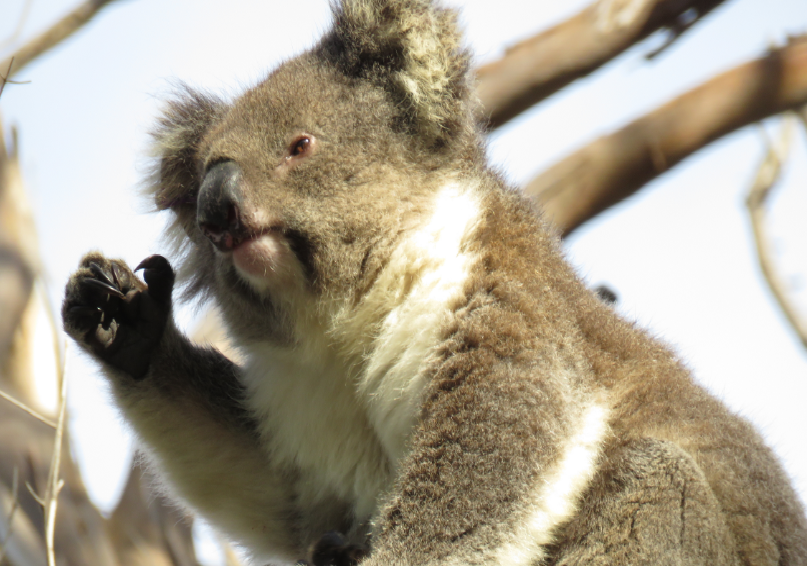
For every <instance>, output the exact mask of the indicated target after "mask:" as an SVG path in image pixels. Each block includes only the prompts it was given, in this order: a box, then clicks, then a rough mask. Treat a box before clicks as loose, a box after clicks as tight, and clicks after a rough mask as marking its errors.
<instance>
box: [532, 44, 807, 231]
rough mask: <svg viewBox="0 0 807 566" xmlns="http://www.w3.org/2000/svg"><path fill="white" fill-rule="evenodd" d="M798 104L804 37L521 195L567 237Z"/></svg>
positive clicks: (802, 93)
mask: <svg viewBox="0 0 807 566" xmlns="http://www.w3.org/2000/svg"><path fill="white" fill-rule="evenodd" d="M805 103H807V36H805V37H800V38H793V39H791V41H790V43H789V44H788V45H787V46H785V47H782V48H779V49H775V50H772V51H771V52H770V53H768V54H767V55H766V56H765V57H763V58H761V59H758V60H756V61H751V62H749V63H745V64H743V65H740V66H739V67H736V68H734V69H732V70H730V71H728V72H726V73H723V74H722V75H719V76H717V77H715V78H713V79H711V80H709V81H708V82H706V83H704V84H702V85H701V86H699V87H697V88H695V89H693V90H691V91H689V92H688V93H686V94H684V95H682V96H680V97H678V98H676V99H675V100H673V101H671V102H668V103H667V104H665V105H664V106H662V107H660V108H658V109H656V110H654V111H653V112H651V113H649V114H647V115H645V116H644V117H642V118H639V119H638V120H636V121H634V122H633V123H631V124H629V125H627V126H625V127H624V128H622V129H621V130H618V131H617V132H614V133H612V134H610V135H607V136H603V137H601V138H599V139H597V140H594V141H593V142H591V143H590V144H589V145H587V146H585V147H583V148H582V149H580V150H578V151H577V152H575V153H573V154H572V155H570V156H568V157H566V158H565V159H563V160H562V161H560V162H559V163H557V164H555V165H553V166H552V167H550V168H549V169H548V170H546V171H545V172H543V173H541V174H540V175H538V177H536V178H535V179H533V180H532V181H530V183H529V184H528V185H527V186H526V187H525V192H526V193H527V194H528V195H530V196H532V197H533V198H535V199H536V200H537V201H538V202H539V203H540V204H541V206H542V207H543V208H544V210H545V211H546V213H547V215H548V217H549V218H551V219H552V221H553V222H554V223H555V224H556V226H557V227H558V228H559V229H560V231H561V233H562V234H563V235H568V234H570V233H571V232H572V231H574V230H575V229H576V228H577V227H578V226H580V225H581V224H582V223H583V222H585V221H586V220H588V219H590V218H592V217H594V216H596V215H597V214H599V213H601V212H602V211H604V210H606V209H607V208H609V207H611V206H613V205H614V204H616V203H618V202H620V201H621V200H623V199H624V198H626V197H628V196H630V195H632V194H633V193H635V192H636V191H637V190H639V189H640V188H641V187H642V186H643V185H644V184H645V183H647V182H648V181H650V180H651V179H653V178H655V177H657V176H658V175H660V174H661V173H663V172H665V171H666V170H668V169H669V168H671V167H672V166H674V165H676V164H677V163H679V162H680V161H681V160H682V159H684V158H685V157H688V156H689V155H691V154H693V153H694V152H696V151H697V150H699V149H701V148H702V147H704V146H706V145H707V144H709V143H711V142H712V141H714V140H716V139H718V138H720V137H721V136H724V135H726V134H728V133H730V132H733V131H734V130H737V129H738V128H741V127H743V126H746V125H748V124H752V123H754V122H758V121H759V120H762V119H763V118H766V117H768V116H772V115H774V114H778V113H781V112H784V111H786V110H791V109H795V108H797V107H799V106H801V105H803V104H805Z"/></svg>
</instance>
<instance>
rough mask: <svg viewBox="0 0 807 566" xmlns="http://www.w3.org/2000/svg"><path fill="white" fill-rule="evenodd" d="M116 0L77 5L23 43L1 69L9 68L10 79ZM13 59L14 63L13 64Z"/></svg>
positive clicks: (92, 0) (97, 0) (89, 1)
mask: <svg viewBox="0 0 807 566" xmlns="http://www.w3.org/2000/svg"><path fill="white" fill-rule="evenodd" d="M113 1H114V0H87V1H86V2H84V3H82V4H80V5H79V6H77V7H76V8H75V9H74V10H73V11H72V12H70V13H68V14H67V15H65V16H64V17H63V18H62V19H61V20H59V21H58V22H56V23H55V24H53V25H52V26H51V27H50V29H48V30H46V31H45V32H44V33H42V34H40V35H39V36H37V37H35V38H34V39H32V40H31V41H29V42H28V43H27V44H25V45H23V46H22V47H21V48H20V49H19V50H18V51H17V52H16V53H14V54H13V55H12V56H11V57H9V58H7V59H6V60H4V61H3V62H2V63H0V69H3V70H5V69H9V72H8V74H7V75H6V78H7V79H10V78H11V77H13V76H14V75H16V74H17V73H19V72H20V71H21V70H22V69H23V68H25V67H26V66H27V65H28V64H29V63H30V62H32V61H33V60H34V59H36V58H37V57H39V56H40V55H42V54H43V53H45V52H46V51H49V50H50V49H52V48H53V47H55V46H57V45H58V44H59V43H61V42H62V41H64V40H65V39H67V38H68V37H70V36H71V35H73V34H74V33H75V32H77V31H78V30H79V29H81V28H82V26H84V24H86V23H87V22H89V21H90V20H91V19H92V18H93V16H95V15H96V14H97V13H98V12H99V10H101V8H103V7H104V6H106V5H107V4H109V3H111V2H113ZM12 59H13V60H14V61H13V65H12Z"/></svg>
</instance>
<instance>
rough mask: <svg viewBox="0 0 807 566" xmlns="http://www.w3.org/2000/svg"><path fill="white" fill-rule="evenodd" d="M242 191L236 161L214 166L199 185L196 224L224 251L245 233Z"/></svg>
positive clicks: (239, 172) (229, 248) (237, 241)
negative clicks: (242, 216) (242, 213)
mask: <svg viewBox="0 0 807 566" xmlns="http://www.w3.org/2000/svg"><path fill="white" fill-rule="evenodd" d="M241 194H242V191H241V168H240V167H238V165H237V164H236V163H235V162H233V161H224V162H222V163H219V164H217V165H214V166H213V167H211V168H210V169H209V170H208V172H207V174H205V178H204V180H203V181H202V186H201V188H200V189H199V197H198V201H197V203H196V204H197V207H196V224H197V225H198V226H199V229H200V230H202V232H204V234H205V236H207V238H208V239H209V240H210V241H211V242H213V245H215V246H216V247H217V248H219V249H220V250H221V251H231V250H232V249H233V248H234V247H235V246H237V245H238V243H239V242H240V240H242V239H243V238H244V236H245V233H244V226H243V224H242V221H241V205H242V197H241Z"/></svg>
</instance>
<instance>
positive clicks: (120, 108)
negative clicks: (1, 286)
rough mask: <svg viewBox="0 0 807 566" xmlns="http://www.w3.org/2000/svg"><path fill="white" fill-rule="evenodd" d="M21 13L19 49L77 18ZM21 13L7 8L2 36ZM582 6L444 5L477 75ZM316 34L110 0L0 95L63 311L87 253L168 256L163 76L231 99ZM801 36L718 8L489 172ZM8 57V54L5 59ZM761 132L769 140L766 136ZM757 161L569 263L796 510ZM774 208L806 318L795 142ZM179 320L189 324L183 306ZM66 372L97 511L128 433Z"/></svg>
mask: <svg viewBox="0 0 807 566" xmlns="http://www.w3.org/2000/svg"><path fill="white" fill-rule="evenodd" d="M32 2H33V3H32V6H31V11H30V15H29V18H28V20H27V23H26V26H25V31H24V33H23V35H22V38H23V39H25V38H27V37H30V36H31V34H32V33H34V32H36V31H38V30H40V29H42V28H43V27H44V26H45V25H47V24H48V23H50V22H52V21H53V20H54V19H55V18H56V17H57V16H59V15H61V14H63V13H65V12H66V11H67V10H68V9H69V8H71V7H72V6H73V5H74V4H75V2H74V1H68V0H47V1H44V0H32ZM24 3H25V0H6V1H5V2H4V3H3V7H2V8H1V9H0V39H2V38H4V37H8V36H9V34H10V33H11V31H12V30H13V29H14V27H15V26H16V22H17V18H18V17H19V14H20V13H21V12H22V10H23V4H24ZM587 3H588V1H584V0H569V1H566V2H557V1H555V0H539V1H536V0H496V1H495V2H494V1H493V0H488V1H483V0H474V1H469V2H459V1H458V0H455V1H452V2H451V4H454V5H457V6H461V7H462V9H463V16H462V21H463V24H464V25H465V27H466V30H467V40H468V43H469V44H470V45H471V47H472V48H473V49H474V51H475V52H476V54H477V60H478V61H479V62H485V61H489V60H492V59H495V58H496V57H498V56H499V55H501V53H502V51H503V49H504V48H505V47H506V46H507V45H508V44H511V43H512V42H513V41H514V40H516V39H519V38H524V37H527V36H529V35H531V34H533V33H535V32H537V31H539V30H540V29H542V28H545V27H547V26H548V25H550V24H552V23H553V22H557V21H559V20H560V19H562V18H563V17H565V16H568V15H571V14H572V13H574V12H575V11H576V10H578V9H580V8H581V7H583V6H585V5H586V4H587ZM224 6H226V8H225V7H224ZM328 21H329V13H328V3H327V1H326V0H299V1H298V2H276V1H264V2H258V1H252V2H250V1H246V0H241V1H235V0H232V1H230V2H227V3H226V4H225V3H223V2H213V1H211V0H129V1H125V2H117V3H114V4H113V5H112V6H110V7H109V8H107V9H106V10H105V11H104V12H103V13H102V14H101V15H100V16H99V17H98V18H97V19H96V20H95V21H94V22H93V23H92V24H91V25H90V26H88V27H87V28H86V29H85V30H83V31H82V32H81V33H80V34H79V35H77V36H76V37H74V38H71V39H70V40H69V41H68V42H66V43H65V44H64V45H63V46H62V47H61V48H59V49H58V50H56V51H55V52H53V53H51V54H49V55H48V56H46V57H44V58H42V59H41V60H40V61H39V62H38V63H37V64H35V65H33V66H31V67H29V68H28V69H27V70H25V71H24V72H23V73H22V75H21V76H19V77H17V78H18V79H20V80H30V81H31V82H30V84H27V85H20V86H8V87H7V88H6V90H5V92H4V93H3V96H2V99H0V112H2V115H3V119H4V121H5V124H6V125H8V124H14V125H16V126H18V128H19V130H20V141H21V154H22V164H23V172H24V175H25V179H26V181H27V184H28V189H29V194H30V198H31V201H32V204H33V206H34V207H35V212H36V218H37V225H38V229H39V237H40V242H39V243H40V247H41V249H42V256H43V260H44V264H45V268H46V270H47V276H48V284H49V286H50V287H49V291H50V296H51V300H52V301H53V303H54V304H55V305H56V306H57V308H58V305H59V304H60V301H61V295H62V289H63V287H64V283H65V281H66V278H67V277H68V275H69V274H70V273H71V272H72V271H73V270H74V269H75V267H76V265H77V263H78V260H79V258H80V257H81V255H82V254H83V253H85V252H86V251H88V250H89V249H100V250H102V251H103V252H105V253H107V254H109V255H111V256H113V257H122V258H124V259H125V260H127V261H128V262H129V263H130V264H137V263H138V262H139V261H140V260H141V259H142V258H143V257H145V256H147V255H149V254H151V253H159V252H161V251H162V250H163V249H164V246H162V244H161V243H160V241H159V234H160V230H161V226H162V222H163V219H162V218H161V217H160V216H159V215H154V214H148V213H146V210H147V209H148V205H147V203H144V202H143V200H142V199H140V198H139V196H138V194H137V189H138V186H139V183H140V180H141V178H142V177H143V176H144V165H145V163H146V161H145V159H144V156H145V152H146V142H147V136H146V132H147V131H148V130H149V128H150V127H151V125H152V124H153V123H154V119H155V116H156V115H157V112H158V109H159V106H160V101H161V100H162V99H164V98H165V96H166V94H167V93H170V91H171V89H172V84H174V83H173V82H172V81H176V80H182V81H185V82H188V83H190V84H191V85H194V86H197V87H203V88H207V89H210V90H212V91H214V92H217V93H220V94H224V95H228V96H235V95H237V94H238V93H239V92H241V91H242V90H243V89H244V88H245V87H248V86H250V85H252V84H255V83H256V82H257V81H259V80H260V79H261V78H262V77H263V76H264V75H265V74H266V73H267V71H268V70H270V69H271V68H272V67H273V66H275V65H276V64H277V63H278V62H279V61H282V60H283V59H284V58H288V57H290V56H292V55H294V54H295V53H297V52H299V51H301V50H302V49H304V48H306V47H308V46H310V45H311V44H312V43H313V42H314V41H315V40H316V38H317V37H318V35H319V34H320V33H321V32H322V31H323V30H324V29H325V28H326V27H327V25H328ZM805 31H807V2H805V1H804V0H734V1H730V2H727V4H726V5H725V6H723V7H722V8H720V9H719V10H718V11H717V12H715V13H713V14H712V15H711V16H710V17H709V18H708V19H707V20H706V21H705V22H703V23H701V24H699V25H697V26H696V28H695V29H694V30H692V32H690V33H689V34H687V35H686V36H685V37H684V38H683V39H682V40H681V41H680V42H679V43H678V44H676V45H675V46H674V47H673V48H672V49H670V50H669V51H668V52H667V53H666V54H665V55H663V56H662V57H660V58H658V59H657V60H655V61H653V62H651V63H648V62H646V61H645V60H644V58H643V55H644V54H645V53H647V52H648V51H649V50H650V49H651V48H652V45H655V44H656V42H654V41H653V40H652V39H651V40H650V41H649V42H646V43H645V44H643V45H641V46H639V47H636V48H634V49H631V50H630V51H629V52H628V53H626V54H624V55H623V56H621V57H620V58H619V59H618V60H616V61H615V62H613V63H611V64H610V65H608V66H607V67H606V68H605V69H603V70H601V71H600V72H598V73H596V74H595V75H594V76H593V77H591V78H588V79H586V80H584V81H580V82H578V83H576V84H575V85H572V87H570V88H567V89H566V90H565V91H563V92H561V93H559V94H558V95H556V96H554V97H552V98H551V99H550V100H549V101H547V102H546V103H544V104H543V105H542V106H541V107H540V108H538V109H535V110H533V111H531V112H530V113H528V114H527V115H526V116H524V117H523V118H522V119H520V120H518V121H516V122H514V123H513V124H510V125H508V126H507V127H505V128H503V129H502V130H501V131H499V132H497V133H496V134H495V135H493V136H492V138H491V143H490V159H491V162H492V163H494V164H495V165H496V166H497V167H499V168H501V169H503V170H504V171H505V173H506V175H507V177H508V178H509V179H510V180H511V181H512V182H513V183H515V184H521V183H523V182H526V181H527V180H529V179H530V178H531V177H532V176H534V175H535V174H536V173H538V172H539V171H541V170H542V169H543V168H545V167H547V166H549V165H551V164H552V163H553V162H555V161H556V160H558V159H560V158H561V157H563V156H564V155H566V154H568V153H569V152H571V151H573V150H574V149H575V148H577V147H580V146H581V145H583V144H585V143H586V141H587V140H591V139H593V138H594V137H596V136H598V135H601V134H604V133H607V132H609V131H612V130H613V129H614V128H616V127H618V126H619V125H620V124H623V123H625V122H626V121H627V120H629V119H632V118H635V117H638V116H640V115H642V114H643V113H645V112H647V111H649V110H651V109H653V108H654V107H656V106H658V105H659V104H661V103H663V102H665V101H667V100H669V99H670V98H672V97H674V96H675V95H676V94H678V93H682V92H684V91H685V90H687V89H688V88H691V87H693V86H695V85H697V84H699V83H700V82H702V81H704V80H706V79H707V78H709V77H710V76H712V75H714V74H715V73H717V72H719V71H721V70H725V69H728V68H730V67H732V66H735V65H737V64H739V63H741V62H743V61H745V60H747V59H750V58H754V57H756V56H758V55H759V54H761V53H762V52H763V51H764V50H765V49H766V48H767V47H768V46H769V45H771V44H777V43H781V42H783V41H784V39H785V37H786V36H787V34H788V33H790V34H796V33H799V32H805ZM8 53H9V48H8V47H6V49H5V51H1V52H0V55H2V56H5V55H6V54H8ZM766 126H767V128H768V130H769V131H775V126H776V124H774V123H772V124H766ZM763 150H764V147H763V144H762V141H761V135H760V130H759V129H758V128H753V127H752V128H748V129H746V130H744V131H742V132H738V133H736V134H734V135H732V136H729V137H728V138H726V139H724V140H721V141H719V142H718V143H716V144H714V145H713V146H711V147H710V148H708V149H707V150H706V151H703V152H701V153H699V154H698V155H697V156H696V157H694V158H692V159H690V160H688V161H686V162H685V163H684V164H682V165H680V166H678V167H677V168H676V169H674V170H672V171H671V172H669V173H668V174H667V175H665V176H664V177H662V178H661V179H659V180H657V181H655V182H654V183H652V184H651V186H649V187H647V189H646V190H645V191H644V192H642V193H641V194H640V195H637V196H636V197H634V198H632V199H630V200H629V202H626V203H624V204H623V205H620V206H619V207H617V208H616V209H614V210H613V211H611V212H609V213H607V214H605V215H603V216H602V217H601V218H598V219H597V220H596V221H594V222H592V223H590V225H588V226H586V227H585V228H584V229H582V230H580V231H579V233H577V234H576V235H575V236H574V237H573V238H571V239H570V240H569V241H568V242H567V244H566V249H567V251H568V254H569V257H570V259H571V260H572V261H573V263H574V264H575V265H576V266H577V268H578V270H579V272H580V273H581V275H583V276H584V277H585V278H586V279H587V280H588V281H590V282H591V283H592V284H599V283H607V284H608V285H610V286H611V287H612V288H613V289H615V290H616V291H617V293H618V294H619V298H620V303H619V310H620V312H621V313H623V314H624V315H625V316H626V317H628V318H630V319H633V320H637V321H638V322H639V324H640V325H642V326H644V327H646V328H648V329H649V330H650V332H651V333H652V334H653V335H655V336H657V337H659V338H661V339H662V340H664V341H666V342H667V343H668V344H670V345H671V346H672V347H673V348H674V349H675V350H676V351H677V352H678V353H679V354H680V355H681V356H682V358H684V359H685V360H686V362H687V364H688V365H689V367H691V368H692V369H693V372H694V374H695V376H696V379H697V380H698V381H700V382H701V383H703V384H704V385H706V386H707V387H708V388H709V389H710V390H711V391H712V392H713V393H715V394H716V395H717V396H719V397H720V398H722V399H723V400H724V401H725V402H726V403H727V404H728V405H729V406H730V407H731V408H732V409H734V410H735V411H738V412H739V413H741V414H743V415H744V416H746V417H747V418H749V419H751V420H752V421H753V422H754V423H755V424H756V425H757V427H758V428H759V429H760V430H761V432H762V433H763V435H764V436H765V437H766V439H767V441H768V443H769V444H770V445H771V446H773V447H774V449H775V450H776V452H777V454H778V455H779V456H780V458H781V459H782V462H783V464H784V465H785V468H786V470H787V472H788V473H789V475H790V476H791V478H793V480H794V483H795V485H796V487H797V489H798V491H799V493H800V495H801V497H802V500H807V453H806V452H805V450H804V446H805V442H804V437H805V435H806V434H807V410H805V408H804V405H805V400H806V399H807V353H805V351H804V349H803V347H801V346H800V344H799V342H798V341H797V339H796V338H795V336H794V334H793V333H792V332H791V330H790V329H789V328H788V327H787V326H786V325H785V324H784V319H783V317H782V315H781V314H780V312H779V311H778V310H777V307H776V305H775V304H774V302H773V300H772V297H771V294H770V292H769V291H768V290H767V288H766V286H765V284H764V282H763V281H762V279H761V277H760V275H759V272H758V269H757V266H756V259H755V256H754V250H753V242H752V239H751V233H750V228H749V224H748V220H747V217H746V212H745V209H744V194H745V192H746V191H747V188H748V186H749V183H750V182H751V179H752V177H753V174H754V171H755V168H756V166H757V164H758V162H759V160H760V159H761V157H762V154H763ZM772 207H773V208H772V211H771V221H772V226H771V229H772V231H773V232H774V240H775V246H776V252H777V260H778V261H780V262H781V265H782V266H783V272H784V274H785V278H786V280H787V281H789V282H790V283H791V284H792V285H793V286H794V289H796V290H797V291H798V297H799V299H800V304H801V306H802V308H803V309H804V310H805V311H807V264H805V260H807V237H805V236H807V224H806V223H805V221H804V219H805V218H807V143H805V134H804V132H803V131H799V134H798V136H797V141H796V143H795V145H794V147H793V148H792V155H791V159H790V161H789V163H788V166H787V167H786V171H785V175H784V177H783V179H782V181H781V187H780V189H779V190H778V192H777V194H776V197H775V198H774V199H773V201H772ZM179 317H180V323H181V324H183V325H185V326H186V327H187V326H188V325H190V324H192V321H193V311H192V309H191V308H185V309H181V310H180V312H179ZM70 363H71V365H70V372H71V378H70V379H71V391H70V407H71V411H72V413H71V426H72V430H73V434H74V449H75V451H76V453H77V455H78V457H79V460H80V462H81V465H82V469H83V473H84V479H85V482H86V484H87V487H88V489H89V491H90V493H91V495H92V497H93V498H94V499H95V500H96V502H97V503H98V505H99V506H100V507H101V508H102V509H103V510H109V509H111V508H112V506H113V505H114V503H115V500H116V498H117V496H118V493H119V489H120V487H121V482H122V481H123V478H122V475H123V474H124V473H125V470H126V469H127V468H128V465H129V453H130V451H131V447H130V444H131V441H130V440H129V438H130V437H129V436H128V434H127V433H125V431H123V428H122V426H121V423H120V420H119V417H117V416H116V413H115V411H114V409H112V408H110V406H109V401H108V396H107V394H106V393H105V391H104V389H105V385H104V383H103V381H102V380H101V378H100V377H98V376H97V375H95V373H94V370H93V368H92V365H91V364H89V363H87V362H86V360H84V359H83V358H81V357H79V356H71V361H70ZM43 371H45V370H43Z"/></svg>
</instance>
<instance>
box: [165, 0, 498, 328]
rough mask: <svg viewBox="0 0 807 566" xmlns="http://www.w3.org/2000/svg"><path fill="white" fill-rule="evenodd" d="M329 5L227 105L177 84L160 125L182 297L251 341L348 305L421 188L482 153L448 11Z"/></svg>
mask: <svg viewBox="0 0 807 566" xmlns="http://www.w3.org/2000/svg"><path fill="white" fill-rule="evenodd" d="M333 12H334V24H333V27H332V29H331V30H330V31H329V32H328V33H327V34H326V35H325V36H324V37H323V39H322V40H321V41H320V43H319V44H318V45H316V46H315V47H313V48H312V49H310V50H309V51H307V52H305V53H303V54H302V55H300V56H298V57H296V58H294V59H292V60H290V61H288V62H286V63H284V64H283V65H281V66H280V67H279V68H277V69H276V70H275V71H273V72H272V73H271V74H270V75H269V76H268V77H267V78H266V79H265V80H264V81H263V82H261V83H260V84H258V85H257V86H255V87H254V88H252V89H250V90H249V91H247V92H246V93H244V94H243V95H242V96H241V97H240V98H238V99H236V100H235V101H234V102H232V103H228V102H224V101H222V100H219V99H216V98H213V97H210V96H207V95H203V94H200V93H198V92H193V91H190V90H186V91H185V92H184V93H183V94H182V95H181V96H180V97H179V98H178V99H176V100H175V101H173V102H172V103H170V104H169V105H168V108H167V110H166V112H165V115H164V116H163V118H162V121H161V123H160V126H159V128H158V130H157V132H156V133H155V140H156V145H157V149H158V153H159V160H158V165H157V171H156V173H155V181H154V182H153V184H152V188H151V190H152V193H153V198H154V200H155V202H156V205H157V207H158V208H159V209H161V210H166V209H168V210H170V211H171V213H172V215H173V220H174V222H173V227H172V228H171V235H172V236H173V238H174V239H175V243H176V244H177V245H178V247H179V249H180V251H181V254H180V255H181V258H182V259H181V260H180V265H179V274H180V278H184V279H185V280H186V281H187V284H188V285H187V291H186V293H187V294H189V295H194V296H195V295H198V294H199V293H202V294H205V293H206V294H212V295H213V296H215V297H216V299H217V300H218V301H219V302H220V303H221V305H222V307H223V310H224V311H225V316H233V317H238V319H239V327H241V328H244V329H245V330H244V332H245V333H246V335H247V336H246V337H249V335H250V334H255V335H256V336H263V337H265V336H267V332H270V333H273V335H275V336H276V337H277V338H278V339H281V338H286V339H290V337H291V334H290V325H293V320H292V319H293V318H294V317H293V316H291V315H290V314H289V313H291V312H296V311H299V310H300V309H301V308H303V305H308V307H307V310H308V311H311V312H314V311H316V310H317V309H316V308H315V309H311V308H310V305H320V306H321V305H325V304H332V303H334V302H344V301H351V300H356V298H357V297H359V296H360V295H361V292H362V288H363V287H366V286H367V285H370V284H371V282H372V280H373V277H374V274H375V273H376V272H377V270H378V269H379V268H380V267H381V266H383V264H384V262H385V258H386V255H388V254H389V252H390V250H391V249H392V248H393V247H394V245H395V242H396V239H398V238H400V237H401V235H402V234H404V233H405V232H406V231H407V230H408V229H409V228H411V227H412V226H414V225H417V223H418V219H419V217H420V216H421V215H422V213H423V211H424V209H425V208H428V206H429V202H430V195H432V194H433V193H434V191H435V190H436V189H437V188H439V187H440V186H442V185H444V184H445V183H446V182H447V181H448V180H449V179H453V178H456V177H457V176H462V175H467V174H471V173H472V171H474V170H476V169H477V168H479V167H480V165H479V164H480V163H482V162H483V161H484V159H483V157H482V152H483V149H482V144H481V143H480V138H479V134H478V131H477V127H476V122H475V115H476V105H475V101H474V98H473V94H472V88H471V85H470V78H469V73H468V68H469V56H468V53H467V52H466V51H465V50H464V49H463V48H462V46H461V45H460V36H459V33H458V30H457V26H456V21H455V20H456V16H455V14H454V13H453V12H451V11H448V10H444V9H441V8H439V7H435V6H433V5H432V4H431V3H430V2H428V1H426V0H397V1H385V2H383V3H382V2H378V1H376V0H345V1H344V2H343V3H342V4H341V5H339V6H335V7H334V9H333ZM304 310H305V309H304ZM234 313H237V314H234ZM249 321H251V322H249ZM245 322H247V324H245Z"/></svg>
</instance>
